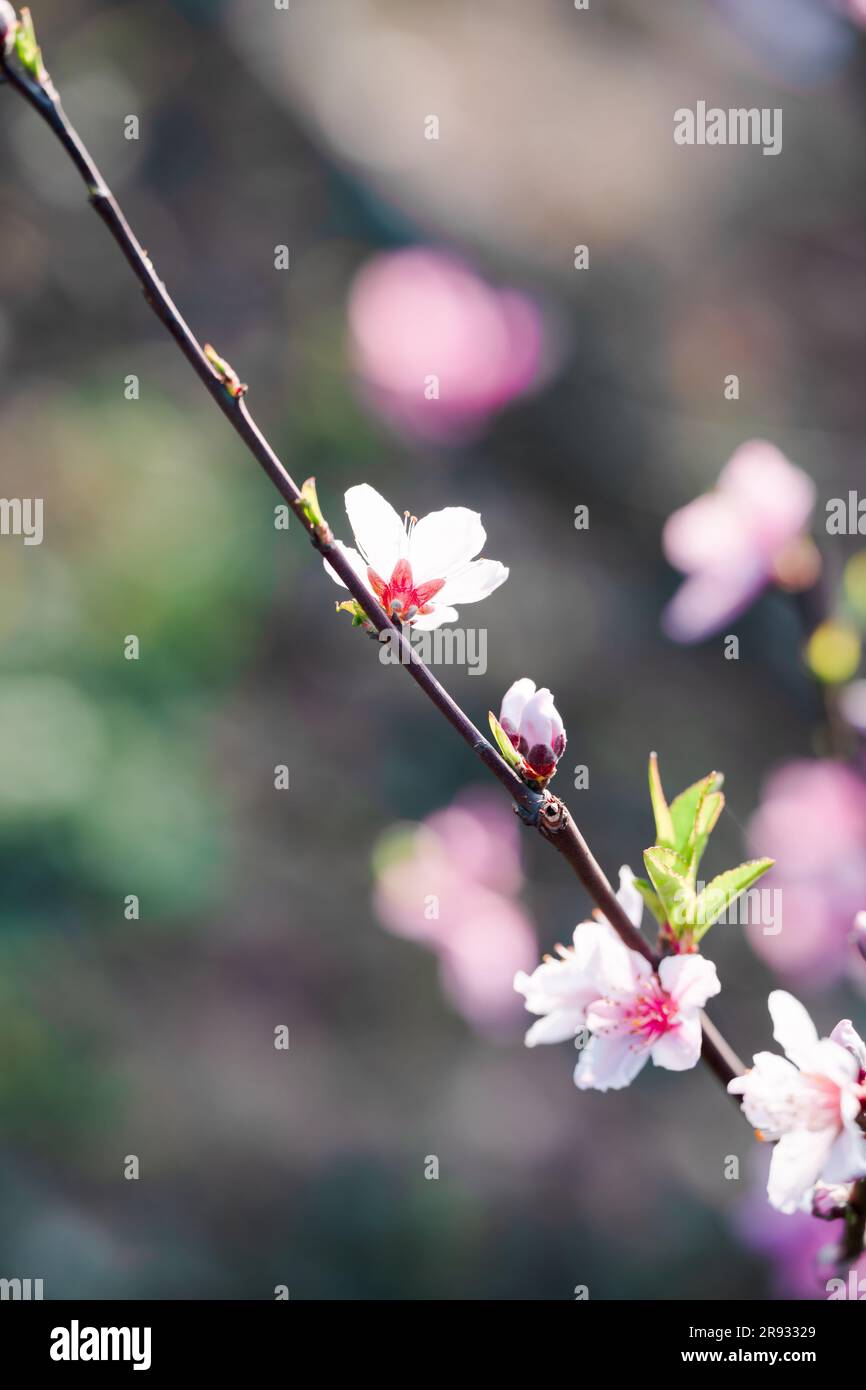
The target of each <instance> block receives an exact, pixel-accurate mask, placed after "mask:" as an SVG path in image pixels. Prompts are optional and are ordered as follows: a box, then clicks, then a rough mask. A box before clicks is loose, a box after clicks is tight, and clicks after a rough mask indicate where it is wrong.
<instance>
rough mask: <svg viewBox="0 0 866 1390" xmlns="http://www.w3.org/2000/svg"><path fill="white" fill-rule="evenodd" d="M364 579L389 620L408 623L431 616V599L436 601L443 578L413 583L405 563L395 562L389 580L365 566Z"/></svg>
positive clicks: (370, 566) (370, 567)
mask: <svg viewBox="0 0 866 1390" xmlns="http://www.w3.org/2000/svg"><path fill="white" fill-rule="evenodd" d="M367 578H368V579H369V581H370V587H371V588H372V590H373V593H374V594H375V595H376V597H377V599H378V600H379V602H380V603H381V605H382V607H383V608H384V610H385V612H386V613H387V614H388V617H389V618H396V619H397V621H398V622H401V623H408V622H410V621H411V619H412V618H416V617H418V616H419V614H422V613H432V611H433V605H432V604H431V602H430V600H431V599H432V598H435V596H436V594H438V592H439V590H440V589H441V588H442V586H443V585H444V583H445V580H444V579H428V580H426V581H425V583H423V584H416V583H415V580H414V579H413V577H412V566H411V565H410V564H409V561H408V560H398V561H397V563H396V565H395V566H394V569H393V572H392V574H391V578H390V579H388V580H385V579H382V577H381V575H378V574H377V573H376V571H375V570H374V569H373V567H372V565H368V566H367Z"/></svg>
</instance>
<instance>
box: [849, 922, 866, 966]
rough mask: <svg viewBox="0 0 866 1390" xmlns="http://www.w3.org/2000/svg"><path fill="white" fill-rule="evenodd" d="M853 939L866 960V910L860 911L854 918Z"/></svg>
mask: <svg viewBox="0 0 866 1390" xmlns="http://www.w3.org/2000/svg"><path fill="white" fill-rule="evenodd" d="M851 940H852V941H853V943H854V945H855V946H856V947H857V950H858V951H859V952H860V954H861V956H862V957H863V959H864V960H866V912H858V913H857V916H856V917H855V918H854V927H853V930H852V932H851Z"/></svg>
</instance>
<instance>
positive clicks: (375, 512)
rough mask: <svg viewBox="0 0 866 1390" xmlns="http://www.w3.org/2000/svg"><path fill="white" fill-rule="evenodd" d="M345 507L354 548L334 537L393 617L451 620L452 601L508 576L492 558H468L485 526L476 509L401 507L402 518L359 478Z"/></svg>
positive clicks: (434, 622)
mask: <svg viewBox="0 0 866 1390" xmlns="http://www.w3.org/2000/svg"><path fill="white" fill-rule="evenodd" d="M346 513H347V515H348V517H349V521H350V523H351V526H352V530H353V532H354V534H355V544H356V545H357V547H358V549H357V550H354V549H352V547H351V546H348V545H342V543H341V542H339V541H338V542H337V545H339V546H340V549H341V550H342V552H343V554H344V555H345V557H346V559H347V560H348V561H349V563H350V564H351V566H352V568H353V569H354V571H355V573H356V574H357V575H358V576H359V578H360V579H361V580H362V581H363V582H364V584H366V586H367V588H368V589H369V590H370V592H371V593H373V594H375V595H376V598H377V599H378V600H379V602H380V603H381V605H382V607H383V608H384V609H385V612H386V613H387V614H388V615H389V616H390V617H392V618H395V619H397V620H398V621H399V622H402V623H411V624H412V626H413V627H416V628H419V629H421V628H423V629H429V628H434V627H439V626H440V625H441V624H442V623H452V622H454V621H456V619H457V617H458V616H459V615H458V613H457V609H456V608H454V607H452V606H451V605H452V604H454V603H477V602H478V600H479V599H482V598H487V595H488V594H492V593H493V591H494V589H498V588H499V586H500V584H504V583H505V581H506V579H507V578H508V570H507V569H506V568H505V566H504V565H501V564H500V563H499V561H498V560H476V559H474V558H473V557H474V556H476V555H477V554H478V552H479V550H480V549H481V547H482V546H483V544H484V542H485V540H486V534H485V531H484V527H483V526H482V525H481V517H480V516H479V514H478V512H471V511H470V510H469V509H468V507H444V508H443V509H442V511H439V512H430V513H429V515H427V516H424V517H422V518H421V520H420V521H418V520H417V518H416V517H409V516H408V514H407V515H406V517H405V518H404V519H403V520H401V519H400V517H399V516H398V515H397V513H396V512H395V511H394V508H393V507H392V506H391V504H390V502H386V501H385V498H384V497H382V496H380V494H379V493H378V492H377V491H376V489H375V488H372V487H370V485H369V483H361V484H359V485H358V486H357V487H350V488H349V490H348V492H347V493H346ZM324 563H325V569H326V570H327V571H328V573H329V574H330V576H331V578H332V579H334V580H336V582H337V583H338V584H339V585H340V586H341V588H345V585H344V584H343V581H342V579H340V577H339V575H338V574H337V573H336V571H335V570H333V569H332V568H331V566H330V565H329V564H328V562H327V560H326V561H325V562H324ZM342 606H344V607H345V606H348V607H349V608H352V607H353V605H351V604H349V605H342Z"/></svg>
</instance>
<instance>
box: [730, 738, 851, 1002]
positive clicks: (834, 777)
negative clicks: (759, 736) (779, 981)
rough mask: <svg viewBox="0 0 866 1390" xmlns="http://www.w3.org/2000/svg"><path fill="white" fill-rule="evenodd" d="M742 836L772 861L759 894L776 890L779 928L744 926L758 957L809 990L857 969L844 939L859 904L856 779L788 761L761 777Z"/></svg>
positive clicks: (842, 769) (826, 766)
mask: <svg viewBox="0 0 866 1390" xmlns="http://www.w3.org/2000/svg"><path fill="white" fill-rule="evenodd" d="M748 838H749V844H750V846H751V849H752V852H753V853H758V852H760V853H761V854H767V855H770V856H771V857H772V858H774V859H775V860H776V864H775V866H774V868H772V869H771V870H770V872H769V874H768V875H767V877H766V879H765V880H764V883H763V885H762V888H763V889H765V890H772V889H779V890H780V891H781V898H780V902H781V915H780V918H779V920H780V921H781V930H780V931H778V933H776V934H775V935H773V934H768V933H767V932H766V931H765V930H764V928H763V927H762V925H761V923H760V922H754V921H753V922H750V924H749V926H748V928H747V930H748V933H749V937H750V940H751V943H752V946H753V948H754V949H755V951H757V953H758V955H760V956H762V957H763V958H764V960H766V961H767V963H768V964H769V965H770V966H771V967H772V968H773V969H774V970H775V971H777V972H778V973H779V974H781V975H783V976H785V977H787V978H788V979H789V980H793V981H795V982H803V981H808V982H809V984H810V985H812V986H816V985H826V984H829V983H831V982H832V981H833V980H835V979H838V978H839V977H840V976H841V975H843V974H844V973H845V971H846V967H848V966H849V965H852V964H853V963H854V962H857V963H858V964H859V957H858V956H857V955H856V954H855V953H854V951H853V949H852V946H851V943H850V935H851V924H852V922H853V920H854V918H855V916H856V914H857V912H858V911H860V910H861V909H862V907H863V903H864V902H866V784H864V782H863V781H862V779H861V778H860V777H859V776H858V775H857V773H855V772H853V771H852V770H851V769H850V768H848V767H846V766H845V765H844V764H843V763H840V762H833V761H831V760H830V759H824V760H820V761H818V760H816V761H807V760H805V759H804V760H802V761H797V762H792V763H787V764H786V765H785V766H784V767H782V768H779V769H778V770H777V771H776V772H774V773H773V774H772V776H771V777H770V778H769V779H768V781H767V783H766V785H765V787H764V794H763V799H762V801H761V804H760V806H759V807H758V810H757V811H756V812H755V814H754V816H753V817H752V819H751V821H750V823H749V827H748ZM759 915H761V916H763V914H759ZM774 915H775V914H774Z"/></svg>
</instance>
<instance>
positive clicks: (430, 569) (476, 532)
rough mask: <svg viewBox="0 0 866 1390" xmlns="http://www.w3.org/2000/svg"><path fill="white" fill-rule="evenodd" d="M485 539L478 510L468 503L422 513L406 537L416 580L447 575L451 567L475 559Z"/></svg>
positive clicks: (454, 568)
mask: <svg viewBox="0 0 866 1390" xmlns="http://www.w3.org/2000/svg"><path fill="white" fill-rule="evenodd" d="M485 540H486V534H485V531H484V527H483V526H482V525H481V517H480V515H479V513H478V512H472V511H470V510H469V508H468V507H443V508H442V510H441V511H438V512H429V513H428V515H427V516H422V518H421V520H420V521H419V522H417V523H416V525H415V527H414V528H413V531H412V535H411V537H410V540H409V563H410V564H411V566H412V573H413V574H414V576H415V581H416V583H418V582H419V581H420V582H423V581H424V580H425V579H447V578H448V576H449V574H451V573H452V571H454V570H456V569H459V568H460V566H461V565H465V564H466V563H467V561H469V560H472V559H474V557H475V556H476V555H477V554H478V553H479V551H480V550H482V549H483V548H484V542H485Z"/></svg>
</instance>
